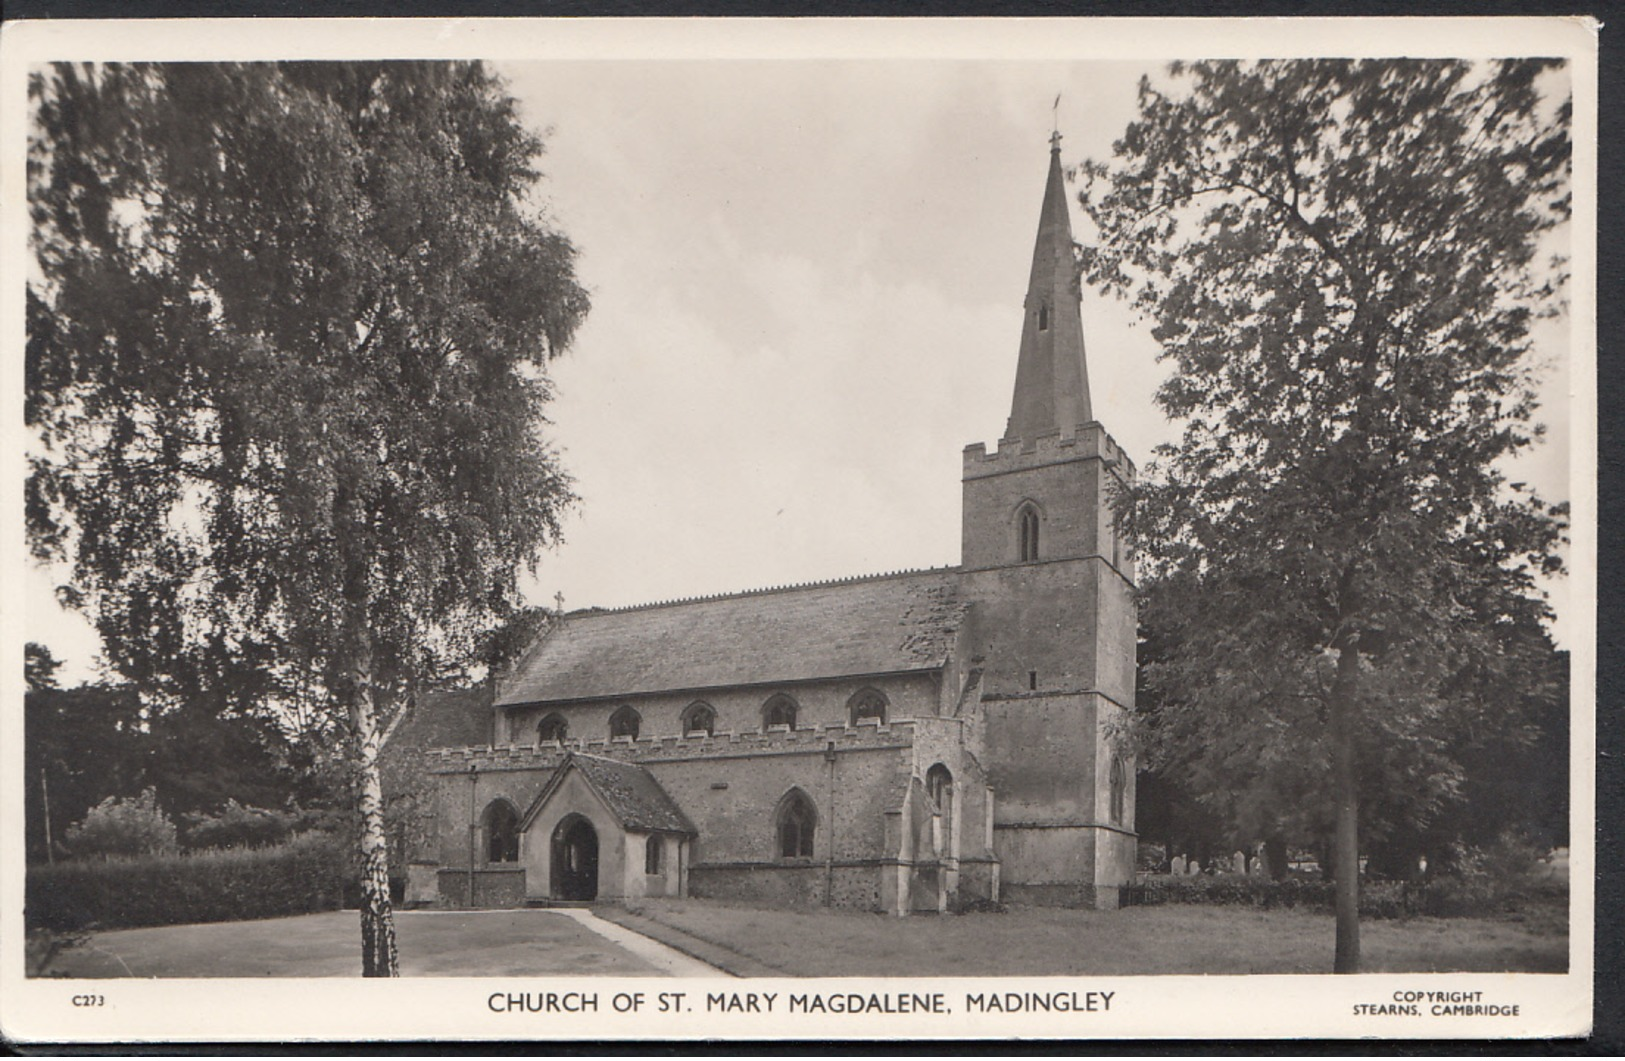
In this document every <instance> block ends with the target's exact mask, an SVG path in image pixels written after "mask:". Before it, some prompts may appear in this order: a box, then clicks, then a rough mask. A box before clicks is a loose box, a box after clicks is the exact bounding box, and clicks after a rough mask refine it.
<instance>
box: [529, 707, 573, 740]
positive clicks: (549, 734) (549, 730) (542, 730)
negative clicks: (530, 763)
mask: <svg viewBox="0 0 1625 1061" xmlns="http://www.w3.org/2000/svg"><path fill="white" fill-rule="evenodd" d="M569 735H570V724H569V723H567V722H565V721H564V716H563V715H561V714H559V713H558V712H557V711H555V712H553V713H552V714H551V715H548V716H547V717H546V718H544V719H542V721H541V722H540V723H539V724H538V725H537V726H536V743H537V744H548V743H553V744H563V743H564V740H565V738H566V737H568V736H569Z"/></svg>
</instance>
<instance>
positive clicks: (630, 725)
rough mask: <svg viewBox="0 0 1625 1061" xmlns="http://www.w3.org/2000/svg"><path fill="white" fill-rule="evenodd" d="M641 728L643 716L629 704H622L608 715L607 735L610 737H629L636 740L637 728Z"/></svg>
mask: <svg viewBox="0 0 1625 1061" xmlns="http://www.w3.org/2000/svg"><path fill="white" fill-rule="evenodd" d="M641 728H643V716H642V715H640V714H638V713H637V711H635V710H634V709H633V708H632V705H631V704H623V705H622V706H620V707H618V708H616V709H615V713H614V714H613V715H610V716H609V735H610V736H611V737H630V738H632V739H633V740H637V737H638V730H639V729H641Z"/></svg>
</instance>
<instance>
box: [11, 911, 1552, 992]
mask: <svg viewBox="0 0 1625 1061" xmlns="http://www.w3.org/2000/svg"><path fill="white" fill-rule="evenodd" d="M571 913H577V912H575V911H572V912H571ZM595 913H596V914H597V920H598V921H600V922H608V923H609V926H608V927H609V928H610V930H611V931H613V930H614V928H615V926H622V927H624V928H627V929H631V930H632V931H634V932H636V933H639V934H641V935H642V936H645V937H648V938H650V939H653V940H655V941H657V942H658V943H659V944H664V946H665V947H666V948H671V950H672V951H675V952H681V953H683V954H686V955H689V956H692V957H693V958H696V959H698V960H699V961H700V962H704V963H706V964H708V965H711V966H714V967H716V968H717V969H719V970H722V971H723V972H726V973H731V974H734V975H737V976H960V975H976V976H1101V975H1158V974H1173V975H1180V974H1187V975H1204V974H1291V973H1324V972H1326V970H1327V969H1329V968H1330V967H1331V953H1332V946H1333V934H1332V917H1331V914H1330V913H1323V912H1318V911H1305V910H1260V909H1253V908H1248V907H1240V906H1198V905H1188V904H1172V905H1163V906H1145V907H1134V908H1129V909H1124V910H1117V911H1097V910H1072V909H1053V908H1036V907H1026V908H1022V907H1012V908H1010V909H1009V910H1007V911H1006V912H1004V913H995V912H978V913H970V914H964V915H954V914H946V915H917V916H913V917H907V918H898V917H889V916H885V915H880V914H871V913H859V912H853V911H846V910H801V911H786V910H772V909H766V908H760V907H750V906H741V905H735V904H727V903H720V902H712V901H708V900H704V899H688V900H645V901H642V902H638V903H632V904H628V905H626V906H620V905H616V904H604V905H601V906H599V907H597V908H596V910H595ZM555 922H556V923H555ZM521 923H522V926H523V931H516V926H517V925H520V924H521ZM401 926H402V938H401V965H402V971H403V972H404V973H405V974H406V975H435V976H490V975H500V974H518V973H527V974H533V975H548V974H555V975H556V974H561V973H563V972H565V971H569V972H571V973H572V974H574V975H580V974H581V973H583V972H586V973H588V974H589V975H600V976H639V975H654V974H657V973H658V972H659V971H660V970H657V969H652V968H651V967H650V965H649V963H648V961H647V960H646V959H644V958H640V957H638V956H636V955H633V954H628V953H626V952H625V950H624V948H623V947H621V946H618V945H617V944H616V943H615V942H614V940H613V939H605V938H604V934H603V933H602V932H593V931H587V930H586V929H585V928H584V926H583V924H582V923H581V922H580V921H578V920H576V919H574V918H566V917H564V916H563V915H561V914H557V913H548V912H544V911H508V912H498V911H491V912H475V913H461V914H449V913H448V914H440V913H430V912H421V913H411V912H406V913H403V915H402V917H401ZM600 927H603V926H600ZM355 936H356V933H355V915H354V914H353V913H350V912H344V913H339V912H333V913H325V914H312V915H306V916H302V917H292V918H277V919H272V920H264V921H245V922H230V923H219V924H210V925H180V926H167V927H163V928H152V929H136V930H127V931H122V932H115V933H103V934H96V933H82V934H79V935H77V936H73V937H65V938H63V939H62V940H61V941H60V942H61V943H62V944H63V945H62V946H60V947H59V948H58V949H57V951H56V953H55V955H54V956H53V957H51V958H50V959H49V960H43V961H42V963H41V964H40V965H39V966H34V963H33V962H32V960H31V963H30V964H31V967H32V968H31V971H32V972H33V974H34V975H43V976H93V977H102V976H130V975H135V976H192V977H208V976H345V975H353V974H354V972H355V970H356V969H357V968H358V965H357V962H356V959H355V955H354V954H352V953H351V952H352V951H354V950H355V949H356V948H357V942H356V938H355ZM621 938H623V939H624V937H621ZM1362 939H1363V944H1364V949H1365V955H1366V962H1367V964H1366V970H1367V971H1368V972H1531V973H1555V972H1562V971H1564V970H1565V969H1566V968H1567V966H1568V919H1567V910H1566V903H1563V902H1561V901H1556V902H1554V901H1551V900H1550V898H1549V897H1548V899H1547V900H1545V901H1542V902H1534V903H1527V904H1524V905H1523V906H1522V907H1521V908H1520V909H1518V910H1516V911H1501V912H1499V913H1497V914H1496V915H1495V916H1490V917H1456V918H1436V917H1416V918H1408V919H1374V920H1368V921H1366V922H1365V923H1364V924H1363V925H1362ZM32 949H33V948H31V950H32ZM115 955H116V957H115ZM967 955H974V956H975V958H974V961H967V958H966V956H967ZM40 957H41V958H42V959H43V957H44V956H43V955H40ZM31 958H32V956H31ZM249 959H252V960H251V961H250V960H249ZM245 961H248V964H245ZM667 971H678V970H676V969H675V968H672V969H668V970H667Z"/></svg>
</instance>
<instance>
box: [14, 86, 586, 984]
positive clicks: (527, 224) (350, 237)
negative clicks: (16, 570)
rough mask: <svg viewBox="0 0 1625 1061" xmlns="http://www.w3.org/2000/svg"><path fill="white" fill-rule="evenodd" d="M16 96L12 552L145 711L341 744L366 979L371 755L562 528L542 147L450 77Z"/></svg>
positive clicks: (559, 278)
mask: <svg viewBox="0 0 1625 1061" xmlns="http://www.w3.org/2000/svg"><path fill="white" fill-rule="evenodd" d="M30 91H31V97H32V99H33V102H34V118H35V127H34V136H33V137H32V139H31V141H30V152H29V196H30V206H31V210H32V219H33V225H34V244H33V245H34V249H35V253H36V257H37V262H38V269H37V273H36V276H35V277H34V278H32V279H31V280H30V283H29V291H28V326H29V334H28V344H29V345H28V366H27V419H28V422H29V424H30V425H31V426H32V427H33V428H34V430H35V431H36V433H37V437H38V440H39V444H38V446H37V447H36V448H35V450H34V452H33V453H32V455H31V460H32V467H31V477H30V479H29V483H28V493H27V503H28V517H29V532H30V540H31V543H32V546H33V548H34V550H35V552H36V553H37V554H39V555H40V556H42V557H48V558H65V559H67V560H70V561H71V563H72V570H73V576H72V583H71V586H70V587H68V596H69V597H70V598H71V599H73V600H76V601H77V602H78V603H80V604H81V605H82V606H83V607H84V608H85V609H86V611H87V612H88V614H89V615H90V616H91V617H92V618H93V620H94V621H95V623H96V626H97V628H98V629H99V631H100V633H101V635H102V638H103V641H104V643H105V646H106V653H107V658H108V659H109V660H110V662H111V663H112V664H113V666H114V667H116V668H117V670H119V671H120V672H121V673H122V674H124V675H125V676H126V677H128V678H129V679H131V680H133V681H135V682H137V683H138V684H139V685H140V687H141V688H142V689H143V690H144V691H146V692H147V693H148V694H149V695H152V696H155V697H157V698H158V699H160V700H163V699H165V698H167V699H168V700H169V701H173V702H189V701H192V700H194V699H197V698H202V699H205V700H208V701H210V702H213V703H215V704H216V705H217V707H218V708H219V709H220V710H229V709H232V706H233V701H244V702H247V701H253V702H265V701H267V700H270V701H276V700H278V699H282V700H285V701H288V702H294V701H297V702H298V703H300V704H302V705H311V704H314V705H316V706H317V707H319V708H331V709H332V711H333V713H334V714H336V715H337V716H338V717H339V718H341V719H343V722H344V727H345V729H346V730H347V733H348V737H349V748H350V750H351V756H350V757H351V759H352V761H353V764H354V766H355V779H356V785H355V787H356V791H357V793H358V796H359V800H358V802H359V812H360V821H361V830H360V833H361V836H362V838H363V839H362V848H363V850H362V855H363V857H364V862H365V866H366V875H365V879H364V881H363V894H364V904H363V911H362V918H361V921H362V933H363V953H364V971H365V973H366V974H368V975H392V974H394V973H395V972H396V966H397V962H396V956H395V942H394V930H393V922H392V915H391V911H390V908H389V897H388V880H387V863H386V855H385V844H384V830H383V816H382V807H381V799H380V791H379V780H378V767H377V749H378V741H379V733H380V730H381V726H382V725H383V724H384V723H386V722H387V720H388V716H389V715H390V713H391V712H393V711H394V710H396V709H397V705H399V704H401V703H402V702H404V700H405V698H406V697H407V696H409V695H410V691H411V689H412V688H413V687H414V686H416V685H417V684H418V683H420V682H426V681H430V680H433V679H434V678H435V677H437V676H438V675H440V674H441V673H443V672H445V671H447V670H454V669H456V668H457V667H458V666H459V665H460V664H461V662H462V660H463V659H464V657H466V656H467V655H469V653H471V652H472V651H474V649H475V646H476V645H477V643H478V639H479V637H480V635H481V634H482V633H483V632H484V631H485V630H486V629H488V628H489V627H490V626H491V625H492V624H493V623H495V622H497V621H499V620H500V619H502V618H503V617H505V616H506V615H507V614H508V613H509V612H510V611H511V610H512V609H513V608H514V607H515V605H516V603H517V600H516V591H515V581H516V577H517V573H518V572H519V571H520V570H521V569H522V568H523V567H524V565H525V564H527V563H528V562H533V561H534V558H535V556H536V554H537V550H538V548H539V547H540V546H542V545H544V544H545V543H547V542H548V541H549V540H551V539H552V538H553V537H554V536H555V535H556V534H557V531H558V526H559V517H560V512H561V506H563V505H565V504H567V503H568V502H569V501H570V499H571V498H570V492H569V483H568V480H567V478H566V476H565V475H564V474H563V472H562V471H561V469H560V467H559V465H558V462H557V460H556V457H555V455H554V453H553V452H552V451H551V449H550V448H549V446H548V445H547V443H546V441H545V439H544V437H543V435H542V433H541V432H542V429H543V421H542V419H541V417H540V415H539V414H540V408H541V406H542V404H543V402H544V401H545V400H546V398H547V397H548V395H549V385H548V378H547V373H546V365H547V362H548V361H549V359H551V358H552V357H553V356H555V355H556V354H558V353H559V352H560V351H561V350H563V349H564V348H565V347H566V346H567V345H568V343H569V342H570V340H571V337H572V335H573V333H574V331H575V329H576V327H577V325H578V324H579V322H580V321H581V319H582V317H583V315H584V313H585V312H586V309H587V298H586V296H585V293H584V292H583V290H582V288H581V287H580V286H579V284H578V283H577V282H576V279H575V276H574V271H573V262H574V251H573V248H572V247H571V245H570V243H569V241H568V240H567V239H566V238H565V237H564V236H562V235H561V234H559V233H558V232H556V231H555V230H553V229H552V228H551V227H549V225H548V224H547V223H546V221H545V219H544V218H542V217H541V215H540V214H539V212H538V211H537V209H536V208H535V207H534V206H533V205H532V204H530V203H529V201H528V199H527V194H528V191H529V189H530V188H531V187H532V185H533V184H534V183H535V182H536V180H537V178H538V173H537V170H536V168H535V165H536V161H537V158H538V156H539V154H540V152H541V143H540V141H539V140H538V138H537V137H536V136H535V135H533V134H532V133H530V132H529V131H527V130H526V129H525V128H524V127H523V125H522V124H521V123H520V121H519V120H518V117H517V114H516V107H515V103H514V101H513V100H512V99H511V98H509V97H508V96H507V95H506V94H505V92H504V90H503V86H502V85H501V83H500V82H499V81H498V80H497V79H496V78H495V77H494V76H492V75H491V74H490V73H488V72H487V71H486V70H484V69H483V68H482V67H481V66H480V65H479V64H477V63H353V64H326V63H324V64H315V63H282V64H246V65H245V64H237V65H227V64H167V65H151V64H144V65H119V64H108V65H96V66H67V65H59V66H56V67H54V68H51V69H50V70H48V71H44V72H41V73H40V74H37V75H35V76H34V77H33V79H32V81H31V84H30ZM237 706H238V707H241V706H243V705H242V704H241V703H239V704H237Z"/></svg>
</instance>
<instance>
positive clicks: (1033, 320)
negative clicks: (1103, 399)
mask: <svg viewBox="0 0 1625 1061" xmlns="http://www.w3.org/2000/svg"><path fill="white" fill-rule="evenodd" d="M1078 299H1079V291H1078V277H1077V269H1076V268H1075V267H1074V265H1073V258H1072V221H1071V217H1070V216H1069V214H1068V211H1067V205H1066V181H1065V179H1064V178H1063V177H1062V176H1061V134H1060V133H1059V132H1056V133H1054V134H1052V135H1051V136H1050V152H1049V180H1048V181H1047V182H1046V183H1045V185H1044V206H1043V209H1042V210H1041V211H1040V213H1039V215H1038V242H1037V245H1036V246H1034V248H1033V268H1032V273H1031V275H1030V276H1029V277H1028V280H1027V300H1026V303H1025V310H1026V312H1025V315H1024V319H1023V321H1022V326H1021V354H1020V357H1019V359H1018V360H1017V362H1016V392H1015V397H1014V400H1013V401H1012V402H1011V403H1010V423H1009V425H1008V426H1007V427H1006V428H1005V431H1004V435H1005V437H1006V438H1020V439H1033V438H1036V437H1037V436H1039V435H1041V434H1044V433H1046V432H1050V431H1055V430H1057V429H1059V430H1060V431H1061V432H1062V433H1063V434H1067V435H1070V434H1072V433H1073V432H1074V431H1076V429H1077V427H1078V425H1079V424H1084V423H1088V422H1089V421H1091V420H1093V419H1094V415H1093V413H1092V411H1091V410H1090V407H1089V371H1088V369H1087V368H1086V367H1085V365H1084V357H1083V315H1082V313H1081V312H1080V311H1079V308H1078Z"/></svg>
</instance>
